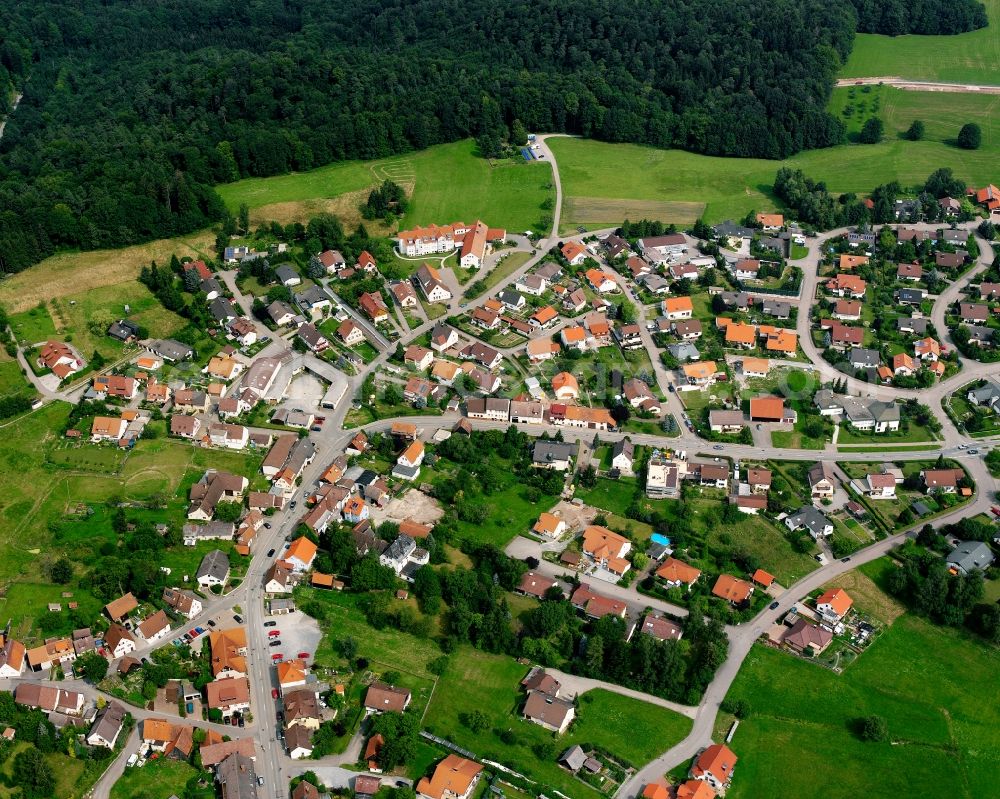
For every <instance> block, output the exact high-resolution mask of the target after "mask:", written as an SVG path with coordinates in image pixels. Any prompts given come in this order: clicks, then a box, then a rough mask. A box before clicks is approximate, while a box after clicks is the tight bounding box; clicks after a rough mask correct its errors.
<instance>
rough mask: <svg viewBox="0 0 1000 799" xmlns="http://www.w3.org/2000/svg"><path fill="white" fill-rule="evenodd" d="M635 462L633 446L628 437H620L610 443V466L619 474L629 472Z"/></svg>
mask: <svg viewBox="0 0 1000 799" xmlns="http://www.w3.org/2000/svg"><path fill="white" fill-rule="evenodd" d="M634 463H635V446H634V445H633V444H632V441H631V440H630V439H628V438H622V439H619V440H618V441H616V442H614V444H612V445H611V468H612V469H617V470H618V471H619V472H620V473H621V474H631V473H632V465H633V464H634Z"/></svg>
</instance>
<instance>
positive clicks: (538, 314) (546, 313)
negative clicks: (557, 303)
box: [531, 305, 559, 325]
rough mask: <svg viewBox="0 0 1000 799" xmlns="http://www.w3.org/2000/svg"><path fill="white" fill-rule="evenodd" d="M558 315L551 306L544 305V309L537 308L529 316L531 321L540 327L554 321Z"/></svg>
mask: <svg viewBox="0 0 1000 799" xmlns="http://www.w3.org/2000/svg"><path fill="white" fill-rule="evenodd" d="M557 316H559V314H558V313H557V312H556V309H555V308H553V307H552V306H551V305H546V306H545V307H544V308H539V309H538V310H537V311H535V312H534V313H533V314H532V315H531V319H532V321H534V322H537V323H538V324H540V325H545V324H548V323H549V322H551V321H552V320H553V319H555V318H556V317H557Z"/></svg>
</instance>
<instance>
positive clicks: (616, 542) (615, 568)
mask: <svg viewBox="0 0 1000 799" xmlns="http://www.w3.org/2000/svg"><path fill="white" fill-rule="evenodd" d="M582 548H583V554H584V555H587V556H588V557H589V558H590V559H591V560H592V561H593V562H594V563H595V564H596V565H598V566H599V567H601V568H602V569H607V570H608V571H610V572H611V573H612V574H617V575H619V576H621V575H623V574H625V573H626V572H627V571H628V570H629V568H630V567H631V564H630V563H629V562H628V560H626V558H625V556H626V555H627V554H628V552H629V550H630V549H631V548H632V544H631V542H630V541H629V540H628V539H627V538H625V537H624V536H621V535H618V533H614V532H612V531H611V530H609V529H608V528H606V527H602V526H600V525H596V524H592V525H590V526H589V527H587V528H586V529H585V530H584V531H583V547H582Z"/></svg>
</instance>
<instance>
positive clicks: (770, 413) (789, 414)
mask: <svg viewBox="0 0 1000 799" xmlns="http://www.w3.org/2000/svg"><path fill="white" fill-rule="evenodd" d="M795 419H796V413H795V410H794V409H792V408H786V407H785V401H784V400H783V399H782V398H781V397H753V398H752V399H751V400H750V421H751V422H777V423H779V424H794V423H795Z"/></svg>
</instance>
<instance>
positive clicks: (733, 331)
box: [726, 322, 757, 347]
mask: <svg viewBox="0 0 1000 799" xmlns="http://www.w3.org/2000/svg"><path fill="white" fill-rule="evenodd" d="M756 343H757V328H756V327H754V326H753V325H747V324H743V323H742V322H731V323H730V324H728V325H726V344H738V345H740V346H749V347H752V346H753V345H754V344H756Z"/></svg>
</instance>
